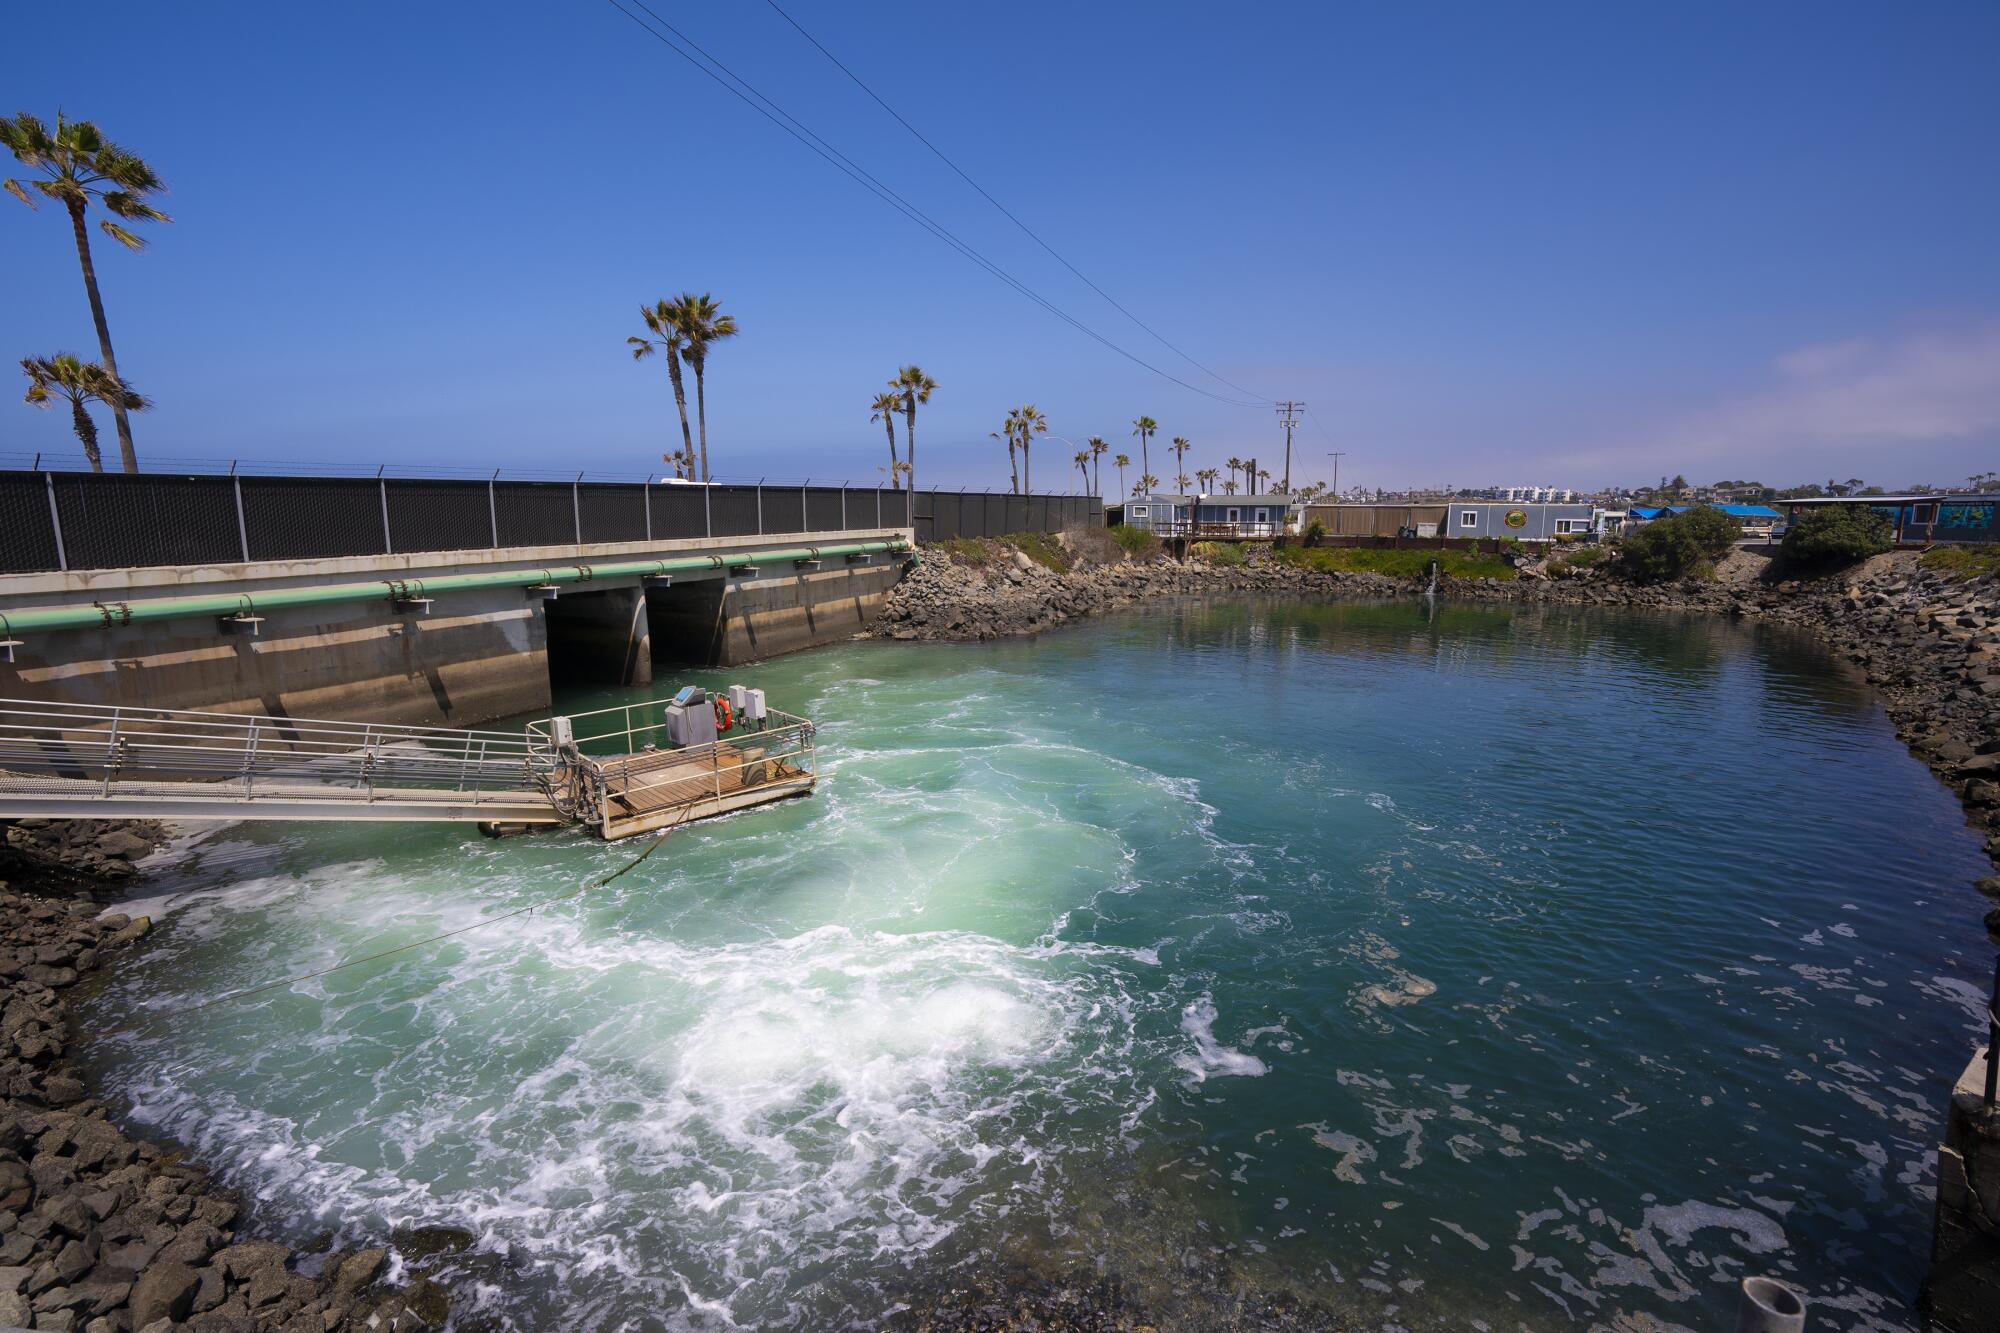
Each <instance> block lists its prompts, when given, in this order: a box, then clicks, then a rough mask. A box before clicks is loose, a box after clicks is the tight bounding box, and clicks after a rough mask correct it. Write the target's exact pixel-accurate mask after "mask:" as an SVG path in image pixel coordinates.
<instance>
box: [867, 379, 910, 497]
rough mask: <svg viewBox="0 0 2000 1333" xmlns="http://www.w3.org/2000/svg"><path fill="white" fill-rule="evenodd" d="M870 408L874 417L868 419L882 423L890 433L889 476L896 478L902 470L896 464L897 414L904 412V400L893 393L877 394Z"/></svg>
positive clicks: (883, 427)
mask: <svg viewBox="0 0 2000 1333" xmlns="http://www.w3.org/2000/svg"><path fill="white" fill-rule="evenodd" d="M869 406H870V408H871V409H872V410H873V412H874V415H873V416H871V417H869V418H868V419H869V420H870V421H879V422H881V423H882V429H883V430H885V431H887V432H889V475H890V476H891V477H894V476H895V475H896V474H897V472H898V471H900V470H901V469H900V466H899V464H898V463H897V462H896V413H898V412H900V411H902V410H903V400H902V399H901V398H898V397H897V396H896V395H895V394H893V393H887V392H883V393H878V394H876V395H875V401H874V402H873V403H871V404H869Z"/></svg>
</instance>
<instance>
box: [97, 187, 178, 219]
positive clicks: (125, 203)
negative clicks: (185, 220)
mask: <svg viewBox="0 0 2000 1333" xmlns="http://www.w3.org/2000/svg"><path fill="white" fill-rule="evenodd" d="M104 207H105V209H106V211H108V212H109V213H111V214H112V215H113V216H115V217H121V218H130V219H132V220H133V221H135V222H172V221H173V219H172V218H170V217H168V216H167V215H166V214H165V213H162V212H161V211H160V210H159V209H157V208H154V207H153V206H152V205H151V204H149V203H147V202H146V201H145V200H143V199H141V198H140V197H139V196H138V195H136V194H133V193H131V192H130V191H128V190H107V191H105V194H104Z"/></svg>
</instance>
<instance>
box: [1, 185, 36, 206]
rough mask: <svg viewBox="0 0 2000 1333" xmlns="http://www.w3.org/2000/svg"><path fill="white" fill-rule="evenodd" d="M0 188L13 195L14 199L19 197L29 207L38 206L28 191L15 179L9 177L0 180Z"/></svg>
mask: <svg viewBox="0 0 2000 1333" xmlns="http://www.w3.org/2000/svg"><path fill="white" fill-rule="evenodd" d="M0 190H5V191H6V192H7V193H8V194H11V195H13V196H14V197H15V198H16V199H19V200H20V201H21V202H22V203H24V204H26V205H27V206H28V207H29V208H36V207H39V205H38V204H36V203H35V201H34V200H33V199H32V198H30V197H29V195H28V192H27V191H26V190H24V189H22V188H21V182H19V181H17V180H13V179H11V178H10V179H7V180H4V181H0Z"/></svg>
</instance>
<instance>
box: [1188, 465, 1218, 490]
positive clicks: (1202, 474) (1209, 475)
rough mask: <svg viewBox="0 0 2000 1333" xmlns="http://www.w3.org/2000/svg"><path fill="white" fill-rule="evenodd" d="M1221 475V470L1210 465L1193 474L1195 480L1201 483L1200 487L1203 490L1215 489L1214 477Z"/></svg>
mask: <svg viewBox="0 0 2000 1333" xmlns="http://www.w3.org/2000/svg"><path fill="white" fill-rule="evenodd" d="M1221 475H1222V473H1221V472H1219V471H1217V470H1216V469H1214V468H1212V467H1205V468H1203V469H1201V471H1199V472H1197V473H1195V474H1194V476H1195V480H1196V481H1199V482H1200V483H1201V488H1202V489H1203V490H1204V491H1213V490H1214V489H1215V479H1216V478H1217V477H1219V476H1221Z"/></svg>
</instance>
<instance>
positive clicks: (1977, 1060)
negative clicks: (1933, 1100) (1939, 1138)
mask: <svg viewBox="0 0 2000 1333" xmlns="http://www.w3.org/2000/svg"><path fill="white" fill-rule="evenodd" d="M1985 1090H1986V1053H1985V1052H1984V1051H1981V1052H1980V1053H1979V1054H1977V1055H1975V1056H1973V1058H1972V1063H1971V1064H1969V1065H1967V1066H1966V1068H1965V1073H1964V1074H1963V1075H1962V1076H1961V1077H1960V1078H1959V1080H1958V1086H1957V1087H1956V1088H1954V1089H1953V1090H1952V1096H1951V1107H1950V1109H1949V1110H1948V1111H1947V1112H1946V1113H1945V1131H1944V1142H1943V1144H1941V1145H1940V1146H1939V1147H1938V1173H1937V1225H1936V1229H1935V1231H1933V1233H1932V1236H1931V1274H1930V1278H1929V1280H1928V1281H1926V1282H1925V1284H1924V1305H1925V1310H1926V1313H1928V1314H1929V1316H1930V1319H1931V1326H1932V1327H1934V1328H1937V1329H1939V1330H1943V1333H2000V1112H1995V1113H1993V1114H1991V1115H1989V1114H1987V1113H1986V1111H1985V1109H1984V1097H1985Z"/></svg>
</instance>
